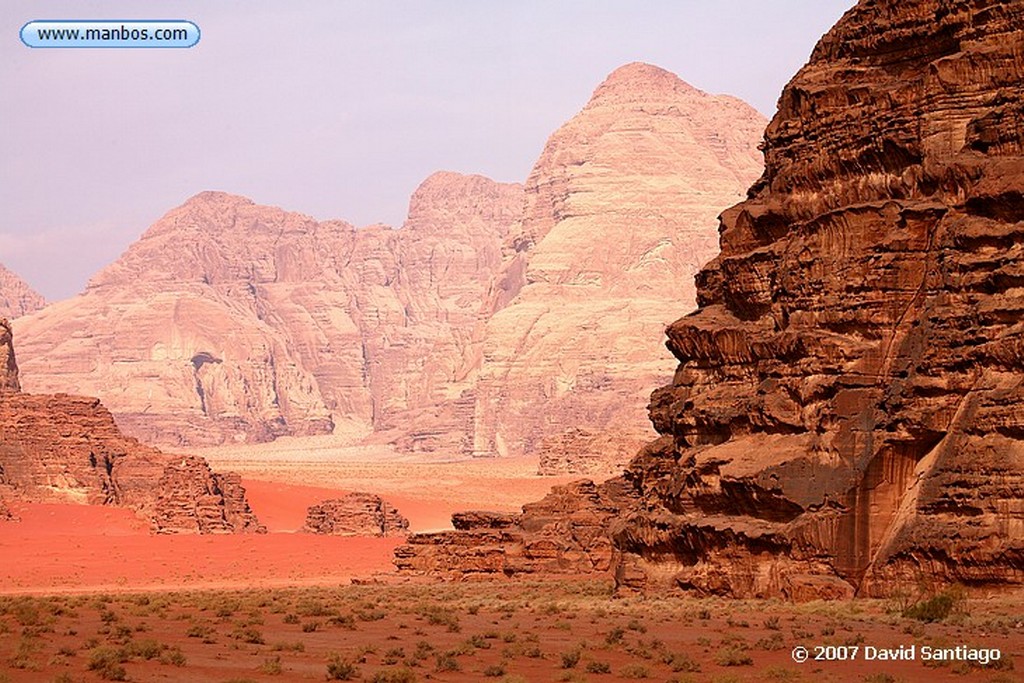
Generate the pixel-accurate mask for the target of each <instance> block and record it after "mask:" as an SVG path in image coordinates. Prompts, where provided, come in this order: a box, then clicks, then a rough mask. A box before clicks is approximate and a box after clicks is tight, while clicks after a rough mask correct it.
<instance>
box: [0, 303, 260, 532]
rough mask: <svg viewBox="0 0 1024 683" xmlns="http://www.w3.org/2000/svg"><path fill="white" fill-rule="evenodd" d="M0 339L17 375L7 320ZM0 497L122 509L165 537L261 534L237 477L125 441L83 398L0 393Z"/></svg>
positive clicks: (106, 416) (97, 404)
mask: <svg viewBox="0 0 1024 683" xmlns="http://www.w3.org/2000/svg"><path fill="white" fill-rule="evenodd" d="M0 338H6V340H7V344H6V351H5V353H6V354H7V359H6V366H7V367H14V368H15V373H16V370H17V367H16V365H15V364H14V358H13V345H12V344H11V343H10V328H9V326H8V324H7V321H0ZM3 349H4V345H3V344H0V351H3ZM16 376H17V375H16V374H15V377H16ZM179 461H180V463H181V464H180V465H178V463H179ZM0 493H3V494H4V497H8V498H10V499H14V498H18V499H24V500H30V501H37V502H38V501H43V502H73V503H83V504H92V505H123V506H126V507H130V508H132V509H134V510H136V511H138V512H139V513H140V515H141V516H143V517H145V518H146V519H149V520H150V521H151V523H152V527H153V529H154V531H158V532H164V533H171V532H197V533H207V532H215V531H216V532H231V531H234V532H249V531H262V530H263V529H262V527H260V525H259V523H258V522H257V520H256V518H255V516H254V515H253V514H252V511H251V510H250V509H249V505H248V503H247V502H246V500H245V491H244V489H242V487H241V486H240V482H239V479H238V477H237V475H231V474H227V475H220V474H215V473H212V472H211V471H210V468H209V466H208V465H207V464H206V462H205V461H203V460H202V459H200V458H192V457H189V458H184V459H182V458H180V457H175V456H169V455H167V454H164V453H161V452H160V451H158V450H157V449H155V448H152V447H150V446H145V445H143V444H141V443H139V442H138V441H136V440H135V439H133V438H130V437H126V436H125V435H124V434H122V433H121V432H120V430H119V429H118V428H117V426H116V425H115V424H114V418H113V416H112V415H111V414H110V413H109V412H108V411H107V409H106V408H104V407H103V405H102V404H101V403H100V401H99V399H95V398H89V397H83V396H69V395H67V394H26V393H21V392H19V391H17V390H16V387H15V388H14V389H10V390H8V391H3V392H0Z"/></svg>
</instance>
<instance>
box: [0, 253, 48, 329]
mask: <svg viewBox="0 0 1024 683" xmlns="http://www.w3.org/2000/svg"><path fill="white" fill-rule="evenodd" d="M45 305H46V299H44V298H43V295H42V294H40V293H38V292H37V291H35V290H34V289H32V287H30V286H29V284H28V283H27V282H25V281H24V280H22V279H21V278H20V277H18V276H17V275H16V274H15V273H12V272H11V271H10V270H8V269H7V268H6V267H4V265H3V264H2V263H0V318H10V319H13V318H18V317H20V316H23V315H28V314H29V313H34V312H35V311H38V310H39V309H40V308H42V307H43V306H45Z"/></svg>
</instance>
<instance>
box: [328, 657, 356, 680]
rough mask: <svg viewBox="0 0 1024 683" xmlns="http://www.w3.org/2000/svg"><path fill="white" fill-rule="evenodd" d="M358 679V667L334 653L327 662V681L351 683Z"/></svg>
mask: <svg viewBox="0 0 1024 683" xmlns="http://www.w3.org/2000/svg"><path fill="white" fill-rule="evenodd" d="M358 677H359V667H357V666H356V665H355V664H353V663H352V662H351V661H349V660H347V659H345V658H344V657H342V656H341V655H340V654H337V653H334V654H332V655H331V656H330V657H329V658H328V660H327V680H329V681H352V680H355V679H356V678H358Z"/></svg>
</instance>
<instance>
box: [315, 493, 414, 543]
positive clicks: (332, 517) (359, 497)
mask: <svg viewBox="0 0 1024 683" xmlns="http://www.w3.org/2000/svg"><path fill="white" fill-rule="evenodd" d="M302 530H303V531H305V532H307V533H311V534H327V535H333V536H406V535H408V533H409V520H408V519H406V518H405V517H403V516H402V515H401V514H400V513H399V512H398V510H397V509H396V508H395V507H394V506H392V505H391V504H389V503H388V502H387V501H385V500H384V499H383V498H381V497H380V496H377V495H374V494H372V493H362V492H353V493H348V494H345V495H344V496H342V497H341V498H334V499H331V500H325V501H323V502H322V503H318V504H316V505H311V506H310V507H309V510H308V512H307V513H306V525H305V526H304V527H303V529H302Z"/></svg>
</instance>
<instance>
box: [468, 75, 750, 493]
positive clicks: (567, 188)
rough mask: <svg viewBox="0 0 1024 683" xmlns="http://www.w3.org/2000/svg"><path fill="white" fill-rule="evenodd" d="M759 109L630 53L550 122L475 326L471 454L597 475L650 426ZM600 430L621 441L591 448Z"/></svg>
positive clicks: (739, 179) (744, 167) (744, 172)
mask: <svg viewBox="0 0 1024 683" xmlns="http://www.w3.org/2000/svg"><path fill="white" fill-rule="evenodd" d="M765 123H766V121H765V120H764V118H763V117H762V116H761V115H760V114H758V113H757V112H756V111H755V110H754V109H753V108H752V107H750V106H749V105H747V104H746V103H744V102H742V101H740V100H738V99H736V98H733V97H729V96H724V95H710V94H708V93H705V92H702V91H700V90H698V89H696V88H694V87H692V86H690V85H689V84H687V83H685V82H683V81H682V80H681V79H679V78H678V77H677V76H675V75H674V74H672V73H669V72H668V71H665V70H663V69H660V68H658V67H655V66H651V65H649V64H641V63H634V64H627V65H625V66H623V67H621V68H619V69H616V70H615V71H614V72H613V73H611V74H610V75H609V76H608V78H607V79H605V81H604V82H603V83H602V84H601V85H600V86H598V88H597V89H596V90H595V91H594V93H593V96H592V97H591V99H590V101H589V102H588V103H587V105H586V106H585V107H584V108H583V110H582V111H580V112H579V113H578V114H577V115H576V116H574V117H573V118H572V119H571V120H569V121H568V122H566V123H565V125H563V126H562V127H561V128H559V129H558V130H557V131H556V132H555V133H554V134H553V135H552V136H551V137H550V139H549V140H548V141H547V144H546V145H545V147H544V151H543V152H542V154H541V156H540V158H539V159H538V161H537V163H536V165H535V166H534V168H533V170H532V172H531V173H530V176H529V178H528V179H527V181H526V186H525V206H524V209H523V215H522V220H521V221H520V223H519V224H518V225H517V226H516V229H515V230H513V232H512V234H511V235H510V237H509V240H508V242H507V245H506V253H507V254H508V257H507V258H508V261H507V263H506V264H505V268H504V270H503V273H502V278H501V286H496V287H495V288H494V295H495V296H497V297H498V301H496V303H495V306H494V311H495V312H494V313H493V315H492V316H491V317H490V318H489V319H488V320H487V323H486V328H485V331H484V334H483V341H482V348H483V362H482V364H481V369H480V379H479V381H478V383H477V387H476V406H475V411H476V415H475V424H474V435H473V438H474V443H473V445H474V451H475V453H476V454H478V455H535V456H539V457H540V458H541V459H542V462H543V465H542V471H544V472H550V473H564V472H580V473H590V472H593V473H595V474H596V473H599V472H603V471H607V470H609V469H610V470H613V471H618V470H619V469H621V467H622V466H623V465H624V464H625V463H626V462H627V461H628V459H629V458H630V457H632V455H633V454H635V453H636V451H637V449H638V448H639V447H640V446H641V445H643V443H644V442H645V441H648V440H649V439H650V436H651V433H650V425H649V423H648V420H647V415H646V413H645V411H644V405H645V404H646V401H647V397H648V395H649V394H650V390H651V387H654V386H657V385H659V384H662V383H664V382H666V381H667V380H668V379H669V377H671V373H672V368H673V365H674V363H673V359H672V358H671V356H670V355H669V354H668V352H667V351H666V350H665V348H664V346H663V345H662V343H661V341H660V338H661V335H662V332H663V330H664V329H665V326H666V325H668V324H669V323H670V322H671V321H672V320H674V319H675V318H676V317H678V316H679V315H680V314H681V313H685V312H687V311H689V310H692V309H693V308H694V306H695V304H696V299H695V291H694V286H693V277H694V275H695V274H696V272H697V271H698V270H699V269H700V267H701V266H702V265H704V264H705V263H706V262H708V261H709V260H711V259H712V258H713V257H714V256H715V255H716V254H717V253H718V244H717V237H718V236H717V234H716V232H715V230H714V227H713V226H714V224H715V218H716V216H717V215H718V212H719V211H721V209H722V207H725V206H729V205H730V204H732V203H734V202H736V201H739V200H740V199H742V198H743V192H744V190H745V189H746V188H747V186H749V184H750V183H752V182H753V181H754V180H755V179H756V178H757V176H758V174H760V172H761V170H762V165H761V154H760V152H758V150H757V144H758V142H759V141H760V139H761V133H762V131H763V130H764V126H765ZM503 299H507V300H508V301H509V303H508V304H507V305H505V306H503V307H502V306H500V302H501V300H503ZM602 441H604V442H607V443H609V444H610V445H612V446H614V447H613V448H606V449H600V450H595V449H594V448H593V444H594V443H595V442H602Z"/></svg>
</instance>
